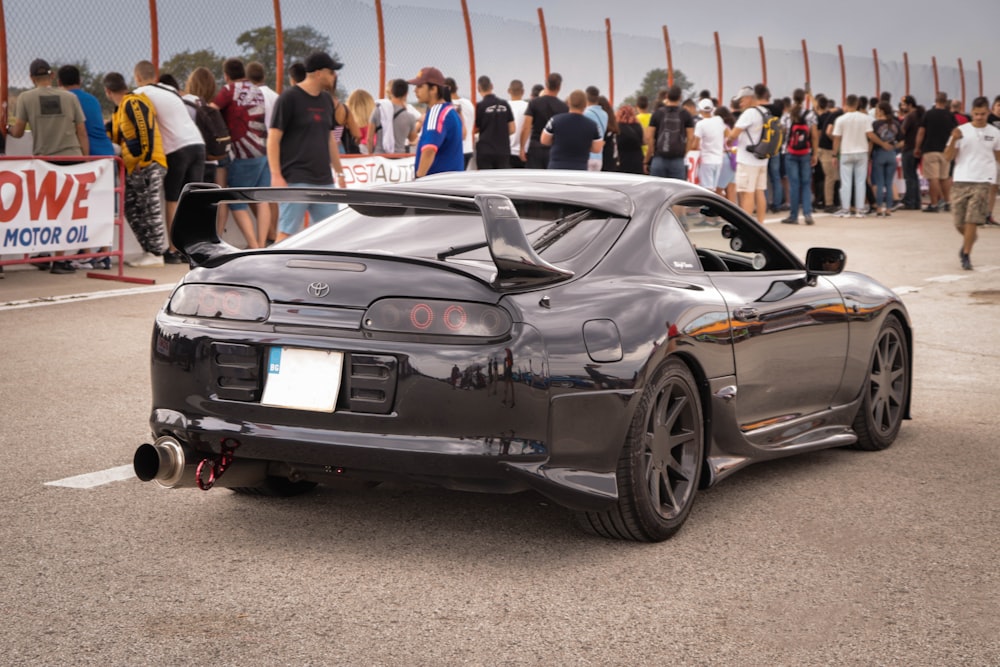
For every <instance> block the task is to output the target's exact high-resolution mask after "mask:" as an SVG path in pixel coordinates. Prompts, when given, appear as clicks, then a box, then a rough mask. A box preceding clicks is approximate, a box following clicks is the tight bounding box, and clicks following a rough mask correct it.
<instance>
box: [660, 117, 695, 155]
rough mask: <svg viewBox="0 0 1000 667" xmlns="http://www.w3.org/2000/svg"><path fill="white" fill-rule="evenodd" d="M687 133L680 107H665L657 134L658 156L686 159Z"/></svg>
mask: <svg viewBox="0 0 1000 667" xmlns="http://www.w3.org/2000/svg"><path fill="white" fill-rule="evenodd" d="M686 149H687V131H686V130H685V128H684V119H683V118H682V117H681V109H680V107H663V109H662V111H660V126H659V127H658V128H657V133H656V154H657V155H660V156H662V157H684V154H685V152H686Z"/></svg>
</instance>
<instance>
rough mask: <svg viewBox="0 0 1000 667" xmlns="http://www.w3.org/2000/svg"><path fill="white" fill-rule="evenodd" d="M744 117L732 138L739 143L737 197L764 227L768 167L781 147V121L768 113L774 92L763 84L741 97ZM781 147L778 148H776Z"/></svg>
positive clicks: (745, 209)
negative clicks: (769, 161)
mask: <svg viewBox="0 0 1000 667" xmlns="http://www.w3.org/2000/svg"><path fill="white" fill-rule="evenodd" d="M737 97H738V98H739V100H740V110H741V113H740V116H739V118H737V119H736V126H735V127H733V130H732V133H731V134H730V137H731V138H735V139H736V140H737V150H736V194H737V197H738V198H739V203H740V208H742V209H743V210H744V211H746V212H747V213H749V214H751V215H753V214H754V213H756V216H757V221H758V222H760V223H761V224H763V223H764V216H765V215H766V214H767V164H768V160H770V158H771V155H773V154H774V152H776V151H777V150H778V148H779V147H780V145H781V127H780V120H781V119H780V118H776V117H775V116H773V115H772V114H771V112H770V110H769V109H768V106H767V105H768V103H769V101H770V99H771V91H769V90H768V89H767V86H765V85H764V84H762V83H758V84H757V85H756V86H754V87H753V88H751V87H750V86H743V88H741V89H740V92H739V93H738V94H737ZM775 143H777V145H775Z"/></svg>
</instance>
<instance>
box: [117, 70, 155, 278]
mask: <svg viewBox="0 0 1000 667" xmlns="http://www.w3.org/2000/svg"><path fill="white" fill-rule="evenodd" d="M104 94H105V95H106V96H107V98H108V99H109V100H111V102H113V103H114V105H115V112H114V115H112V117H111V142H112V143H114V144H115V145H117V146H118V147H119V148H121V157H122V161H123V162H124V163H125V172H126V176H125V219H126V220H128V224H129V227H131V228H132V232H133V233H134V234H135V238H136V240H137V241H139V245H140V246H142V249H143V254H142V255H141V256H139V257H138V258H135V259H133V260H129V261H126V262H125V263H126V264H127V265H128V266H135V267H155V266H163V252H164V250H166V247H167V245H166V227H165V225H164V220H163V210H164V206H163V177H164V175H165V174H166V173H167V156H166V154H165V153H164V152H163V141H162V139H161V138H160V128H159V125H158V124H157V121H156V110H155V109H154V107H153V103H152V102H150V101H149V98H147V97H146V96H145V95H142V94H139V93H133V92H131V91H130V90H129V88H128V86H127V85H126V84H125V77H124V76H122V75H121V74H119V73H118V72H110V73H108V74H107V75H105V77H104Z"/></svg>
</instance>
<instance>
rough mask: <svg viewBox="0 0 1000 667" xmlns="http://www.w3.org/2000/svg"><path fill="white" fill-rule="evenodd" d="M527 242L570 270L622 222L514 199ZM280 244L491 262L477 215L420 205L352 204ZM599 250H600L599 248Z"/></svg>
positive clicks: (577, 209)
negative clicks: (387, 206) (434, 209)
mask: <svg viewBox="0 0 1000 667" xmlns="http://www.w3.org/2000/svg"><path fill="white" fill-rule="evenodd" d="M514 205H515V206H516V208H517V211H518V214H519V215H520V220H521V227H522V229H523V230H524V233H525V236H527V238H528V241H529V242H530V243H531V244H532V246H533V247H534V248H535V250H536V252H538V254H539V256H541V257H542V258H544V259H545V260H546V261H548V262H550V263H552V264H555V265H557V266H561V267H564V268H568V269H571V270H574V271H578V270H580V269H581V268H582V267H574V266H573V265H574V264H577V263H580V262H587V260H586V259H585V258H584V257H585V256H589V255H590V254H591V252H589V251H592V250H594V248H595V246H599V247H602V248H604V251H606V249H607V247H608V246H609V245H610V243H611V242H613V241H614V238H615V237H616V236H617V234H616V232H615V231H612V230H618V231H620V229H621V227H622V225H623V224H624V221H622V220H620V219H613V218H609V216H608V214H607V213H603V212H600V211H593V210H590V209H587V208H581V207H576V206H571V205H565V204H553V203H548V202H527V201H522V202H518V201H514ZM282 247H284V248H294V249H300V250H306V249H316V250H330V251H337V252H366V253H377V254H391V255H402V256H407V257H419V258H424V259H444V260H446V261H462V262H470V261H471V262H479V261H483V262H492V258H491V257H490V253H489V249H488V248H487V247H486V232H485V229H484V227H483V219H482V217H481V216H479V215H477V214H473V213H450V212H441V211H433V210H426V209H413V208H409V209H392V208H385V207H375V206H354V207H350V208H347V209H345V210H342V211H341V212H340V213H338V214H336V215H334V216H332V217H330V218H327V219H326V220H324V221H322V222H321V223H320V224H317V225H313V226H312V227H310V228H309V229H307V230H306V231H304V232H302V233H301V234H297V235H296V236H294V237H292V238H290V239H289V240H287V241H285V242H284V243H283V244H282ZM601 254H603V251H601Z"/></svg>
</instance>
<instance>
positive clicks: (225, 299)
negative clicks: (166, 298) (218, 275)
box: [167, 284, 270, 322]
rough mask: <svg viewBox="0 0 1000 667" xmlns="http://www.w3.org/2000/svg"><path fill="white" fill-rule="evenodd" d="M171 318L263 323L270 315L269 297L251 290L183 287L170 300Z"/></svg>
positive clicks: (198, 285)
mask: <svg viewBox="0 0 1000 667" xmlns="http://www.w3.org/2000/svg"><path fill="white" fill-rule="evenodd" d="M167 311H168V312H169V313H171V314H172V315H186V316H191V317H210V318H218V319H223V320H246V321H249V322H263V321H264V320H266V319H267V318H268V315H269V314H270V303H269V302H268V300H267V295H266V294H264V293H263V292H261V291H260V290H257V289H253V288H250V287H231V286H229V285H201V284H187V285H181V286H180V287H178V288H177V290H176V291H175V292H174V294H173V296H171V297H170V303H169V305H168V306H167Z"/></svg>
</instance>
